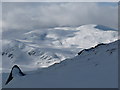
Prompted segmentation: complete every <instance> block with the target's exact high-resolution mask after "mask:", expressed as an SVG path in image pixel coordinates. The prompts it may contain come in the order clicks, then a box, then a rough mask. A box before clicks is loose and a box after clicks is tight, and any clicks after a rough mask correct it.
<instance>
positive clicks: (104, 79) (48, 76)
mask: <svg viewBox="0 0 120 90" xmlns="http://www.w3.org/2000/svg"><path fill="white" fill-rule="evenodd" d="M13 73H14V72H13ZM24 73H25V74H26V75H25V76H19V77H15V76H13V77H14V78H13V80H12V81H11V82H9V83H8V84H7V85H4V83H5V81H6V80H7V77H8V74H5V73H3V88H117V87H118V41H115V42H113V43H110V44H106V45H97V46H96V47H94V48H91V49H87V50H84V51H82V53H81V54H80V55H77V56H76V57H74V58H71V59H66V60H64V61H62V62H60V63H58V64H54V65H52V66H50V67H48V68H44V69H39V70H36V71H33V72H24Z"/></svg>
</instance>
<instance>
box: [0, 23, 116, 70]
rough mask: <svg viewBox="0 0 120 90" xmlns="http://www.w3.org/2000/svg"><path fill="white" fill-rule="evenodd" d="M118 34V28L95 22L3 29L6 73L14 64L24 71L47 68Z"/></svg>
mask: <svg viewBox="0 0 120 90" xmlns="http://www.w3.org/2000/svg"><path fill="white" fill-rule="evenodd" d="M117 34H118V31H117V30H114V29H111V28H108V27H106V26H102V25H94V24H89V25H81V26H79V27H55V28H47V29H40V30H20V31H17V32H15V31H13V32H12V31H11V32H6V33H5V32H3V41H2V44H3V47H2V49H3V52H1V53H2V58H3V72H8V71H9V70H10V68H11V67H12V66H13V65H14V64H18V65H20V66H21V68H22V69H24V70H25V71H28V70H33V69H37V68H43V67H48V66H50V65H52V64H54V63H59V62H60V61H62V60H64V59H66V58H72V57H74V56H75V55H77V53H78V52H79V51H80V50H83V49H87V48H90V47H93V46H95V45H97V44H99V43H110V42H113V41H115V40H117V38H118V35H117Z"/></svg>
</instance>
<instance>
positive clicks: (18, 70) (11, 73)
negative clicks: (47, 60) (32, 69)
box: [5, 65, 25, 84]
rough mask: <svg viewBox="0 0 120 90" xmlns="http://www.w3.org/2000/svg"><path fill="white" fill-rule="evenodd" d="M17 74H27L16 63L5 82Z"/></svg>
mask: <svg viewBox="0 0 120 90" xmlns="http://www.w3.org/2000/svg"><path fill="white" fill-rule="evenodd" d="M16 76H25V74H24V73H23V72H22V71H21V70H20V68H19V67H18V66H17V65H14V66H13V67H12V70H11V72H10V75H9V77H8V79H7V81H6V83H5V84H8V83H9V82H10V81H11V80H12V79H13V78H14V77H16Z"/></svg>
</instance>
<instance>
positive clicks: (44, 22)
mask: <svg viewBox="0 0 120 90" xmlns="http://www.w3.org/2000/svg"><path fill="white" fill-rule="evenodd" d="M2 9H3V13H2V15H3V27H4V30H10V29H16V30H20V29H21V30H24V29H27V30H29V29H38V28H43V27H55V26H79V25H82V24H101V25H105V26H109V27H113V28H117V25H118V8H117V3H96V2H94V3H92V2H85V3H82V2H78V3H77V2H71V3H60V2H58V3H54V2H50V3H49V2H45V3H44V2H38V3H33V2H32V3H30V2H21V3H20V2H19V3H15V2H13V3H5V2H4V3H3V6H2Z"/></svg>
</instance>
